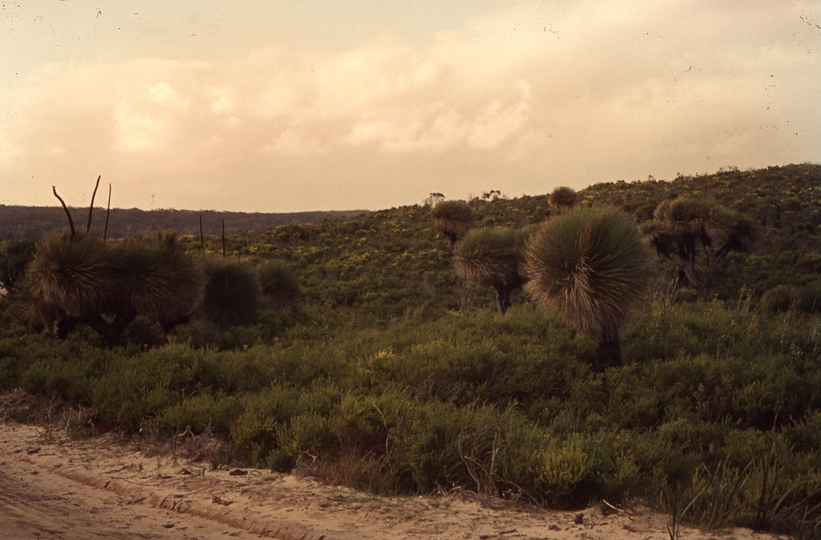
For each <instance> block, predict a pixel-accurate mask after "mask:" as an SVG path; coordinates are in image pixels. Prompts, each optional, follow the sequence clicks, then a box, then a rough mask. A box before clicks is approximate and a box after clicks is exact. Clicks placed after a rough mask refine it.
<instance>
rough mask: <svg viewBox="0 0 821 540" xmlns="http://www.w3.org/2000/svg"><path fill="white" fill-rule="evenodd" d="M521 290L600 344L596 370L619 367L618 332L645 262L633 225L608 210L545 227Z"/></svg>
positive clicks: (642, 279) (579, 213)
mask: <svg viewBox="0 0 821 540" xmlns="http://www.w3.org/2000/svg"><path fill="white" fill-rule="evenodd" d="M527 271H528V274H529V275H530V280H529V281H528V282H527V283H526V284H525V290H527V292H528V293H530V295H531V296H532V297H533V299H534V300H536V302H537V303H538V304H539V305H541V306H543V307H548V306H555V307H557V308H558V309H559V311H560V312H561V313H562V315H563V317H564V320H565V323H566V324H567V325H568V326H569V327H570V328H573V329H575V330H577V331H579V332H581V333H583V334H585V335H587V336H588V337H590V338H591V339H593V340H595V341H597V342H598V343H599V349H598V351H597V353H596V358H595V363H596V366H597V367H598V368H599V369H604V368H606V367H610V366H618V365H621V347H620V343H619V331H620V330H621V328H622V326H623V325H624V323H625V322H626V320H627V317H628V315H629V313H630V308H631V305H632V304H633V303H634V302H635V301H636V300H637V299H638V298H639V296H640V295H641V293H642V291H643V289H644V287H645V285H646V283H647V279H648V276H649V273H650V259H649V255H648V253H647V250H646V248H645V246H644V244H643V243H642V240H641V235H640V234H639V232H638V228H637V227H636V224H635V223H634V221H633V220H632V218H630V217H629V216H627V215H626V214H624V213H623V212H621V211H620V210H617V209H616V208H613V207H610V206H602V207H596V208H575V209H573V210H571V211H569V212H566V213H564V214H562V215H560V216H557V217H555V218H553V219H552V220H550V221H548V222H546V223H545V224H544V225H543V226H542V228H541V229H540V230H539V231H538V232H537V233H536V236H535V237H534V238H533V240H532V242H531V243H530V249H529V250H528V254H527Z"/></svg>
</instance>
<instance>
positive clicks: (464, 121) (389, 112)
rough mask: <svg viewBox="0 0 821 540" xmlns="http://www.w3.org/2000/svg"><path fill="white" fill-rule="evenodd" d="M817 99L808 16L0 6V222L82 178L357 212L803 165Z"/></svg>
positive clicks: (724, 4)
mask: <svg viewBox="0 0 821 540" xmlns="http://www.w3.org/2000/svg"><path fill="white" fill-rule="evenodd" d="M819 95H821V2H820V1H819V0H805V1H799V2H793V1H789V0H781V1H775V0H532V1H518V0H510V1H489V0H449V1H447V2H442V1H441V0H357V2H342V1H339V0H337V1H330V0H245V1H243V2H226V1H225V0H222V1H219V2H217V1H215V0H195V1H194V0H176V1H175V2H166V1H165V0H162V1H160V0H93V1H92V0H20V1H13V0H0V204H6V205H36V206H51V205H58V204H59V203H58V201H57V200H56V199H55V198H54V196H53V194H52V186H55V187H56V188H57V191H58V193H59V194H60V195H61V196H62V197H63V199H65V201H66V203H67V204H68V205H69V206H81V207H82V206H87V205H88V204H89V200H90V198H91V192H92V190H93V188H94V182H95V180H96V178H97V176H98V175H101V176H102V180H101V191H100V193H99V194H98V196H97V197H98V198H97V206H99V205H100V204H103V205H104V204H105V202H104V199H105V198H106V197H107V190H108V184H111V186H112V199H111V205H112V207H119V208H142V209H159V208H179V209H191V210H205V209H213V210H231V211H244V212H297V211H312V210H350V209H369V210H378V209H383V208H391V207H394V206H401V205H407V204H421V203H422V202H423V201H424V199H425V198H426V197H428V195H429V194H430V193H431V192H438V193H443V194H444V195H445V196H446V197H447V198H452V199H457V198H458V199H465V198H468V197H471V196H480V195H481V194H482V193H484V192H487V191H490V190H499V191H501V192H502V193H503V194H504V195H506V196H508V197H518V196H521V195H523V194H527V195H538V194H544V193H549V192H550V191H552V190H553V188H555V187H557V186H570V187H573V188H575V189H582V188H584V187H586V186H588V185H591V184H594V183H598V182H607V181H616V180H627V181H632V180H643V179H646V178H648V176H650V175H652V176H654V177H655V178H657V179H667V180H672V179H674V178H675V177H676V176H677V175H679V174H681V175H695V174H705V173H712V172H715V171H717V170H719V169H721V168H728V167H738V168H740V169H742V170H743V169H750V168H759V167H766V166H774V165H787V164H790V163H807V162H809V163H819V162H821V99H819ZM101 200H102V201H103V202H102V203H101V202H100V201H101Z"/></svg>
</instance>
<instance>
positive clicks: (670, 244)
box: [641, 197, 758, 300]
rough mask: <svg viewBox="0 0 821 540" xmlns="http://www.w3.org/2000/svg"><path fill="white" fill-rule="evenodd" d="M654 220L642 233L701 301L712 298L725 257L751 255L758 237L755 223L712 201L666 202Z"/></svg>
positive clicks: (681, 199) (683, 200)
mask: <svg viewBox="0 0 821 540" xmlns="http://www.w3.org/2000/svg"><path fill="white" fill-rule="evenodd" d="M653 218H654V219H652V220H650V221H647V222H645V223H644V224H642V226H641V233H642V234H643V235H644V237H645V238H646V239H647V241H648V242H649V244H650V245H651V246H652V247H653V249H655V251H656V253H657V254H658V255H659V256H660V257H664V258H667V259H670V260H671V261H673V262H674V263H675V264H676V266H677V276H676V285H679V284H680V283H681V281H683V279H684V278H686V279H687V280H688V281H689V282H690V283H691V284H692V285H693V287H695V289H696V293H697V296H698V299H699V300H707V299H708V298H709V296H710V288H711V287H712V284H713V281H714V280H715V277H716V274H717V272H718V268H719V264H720V263H721V261H722V260H723V259H724V257H726V256H727V254H728V253H730V252H731V251H738V252H741V253H749V252H750V251H752V249H753V247H754V245H755V240H756V238H757V236H758V231H757V227H756V223H755V221H753V220H752V219H750V218H748V217H746V216H744V215H742V214H741V213H739V212H737V211H735V210H731V209H729V208H726V207H724V206H722V205H720V204H718V202H716V201H715V200H714V199H709V198H697V197H689V198H686V197H679V198H676V199H671V200H666V201H664V202H662V203H661V204H659V205H658V206H657V207H656V210H655V212H654V213H653ZM700 252H703V253H704V258H705V259H706V264H703V263H701V262H700V260H699V254H700Z"/></svg>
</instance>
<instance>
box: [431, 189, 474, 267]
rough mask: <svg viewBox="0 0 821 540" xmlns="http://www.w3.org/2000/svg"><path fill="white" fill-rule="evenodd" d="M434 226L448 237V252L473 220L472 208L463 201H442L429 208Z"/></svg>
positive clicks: (463, 234) (464, 233) (451, 251)
mask: <svg viewBox="0 0 821 540" xmlns="http://www.w3.org/2000/svg"><path fill="white" fill-rule="evenodd" d="M430 214H431V216H433V222H434V226H435V227H436V229H437V230H438V231H441V232H442V234H444V235H445V237H446V238H447V239H448V242H449V250H450V254H451V255H453V250H454V248H455V246H456V242H458V241H459V239H460V238H462V237H463V236H465V235H466V234H467V232H468V230H469V229H470V224H471V223H472V222H473V210H471V208H470V206H469V205H468V203H466V202H464V201H442V202H440V203H438V204H437V205H435V206H434V207H433V208H431V209H430Z"/></svg>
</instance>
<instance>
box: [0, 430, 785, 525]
mask: <svg viewBox="0 0 821 540" xmlns="http://www.w3.org/2000/svg"><path fill="white" fill-rule="evenodd" d="M0 417H2V415H0ZM144 448H145V445H144V444H143V449H144ZM493 506H499V505H493ZM578 514H579V513H578V512H545V511H536V510H532V511H520V510H514V509H499V508H496V509H494V508H490V507H488V505H487V504H483V503H482V501H480V500H478V498H477V497H476V496H475V495H472V494H470V493H462V494H459V495H454V496H439V497H407V498H386V497H376V496H373V495H367V494H363V493H359V492H355V491H352V490H350V489H347V488H343V487H335V486H326V485H322V484H320V483H319V482H318V481H316V480H315V479H311V478H304V477H297V476H294V475H283V474H278V473H272V472H270V471H265V470H256V469H232V470H227V469H224V470H212V468H211V467H210V465H209V464H208V463H204V462H202V461H199V462H197V461H194V460H190V459H185V458H183V457H182V456H181V455H180V452H169V451H167V449H166V451H165V452H163V453H158V454H156V455H151V454H150V452H149V453H146V452H145V451H140V450H139V448H138V447H137V443H135V442H133V441H132V442H124V441H122V440H120V439H119V438H118V436H117V435H115V434H107V435H103V436H99V437H94V438H91V439H84V440H72V439H71V438H69V437H68V436H67V435H66V433H65V430H61V429H60V428H59V426H56V425H51V426H48V427H39V426H32V425H26V424H17V423H14V422H11V421H3V420H2V418H0V538H12V539H13V538H26V539H28V538H43V539H57V538H59V539H77V540H80V539H83V540H85V539H93V538H113V539H138V538H139V539H150V538H181V539H183V538H184V539H194V538H198V539H199V538H202V539H210V538H277V539H280V540H297V539H299V540H336V539H339V540H354V539H356V540H366V539H384V540H400V539H403V540H404V539H408V540H410V539H420V540H421V539H448V540H451V539H453V540H455V539H477V540H478V539H505V540H508V539H511V540H513V539H529V540H535V539H544V540H546V539H550V540H565V539H584V540H599V539H602V540H603V539H612V540H662V539H668V540H669V538H670V536H669V534H668V532H667V528H666V526H667V524H668V523H669V518H668V517H667V516H664V515H660V514H657V513H654V512H652V511H651V510H649V509H647V508H643V507H636V508H630V509H623V510H619V511H613V512H609V513H603V512H602V510H601V508H589V509H587V510H585V511H583V512H582V516H579V515H578ZM680 538H683V539H688V540H707V539H711V538H724V539H727V540H730V539H736V540H752V539H757V540H764V539H772V538H776V537H773V536H770V535H765V534H759V533H754V532H752V531H748V530H743V529H734V530H731V531H722V532H720V533H719V532H712V533H702V532H699V531H696V530H693V529H687V528H682V530H681V536H680Z"/></svg>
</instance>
